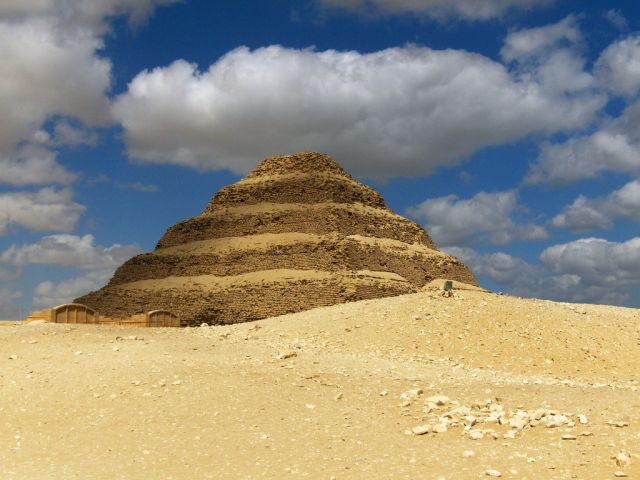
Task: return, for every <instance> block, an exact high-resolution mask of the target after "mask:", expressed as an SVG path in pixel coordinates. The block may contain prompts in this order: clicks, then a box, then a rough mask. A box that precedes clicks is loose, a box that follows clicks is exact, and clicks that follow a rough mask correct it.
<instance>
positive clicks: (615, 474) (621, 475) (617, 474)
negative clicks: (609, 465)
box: [613, 470, 629, 477]
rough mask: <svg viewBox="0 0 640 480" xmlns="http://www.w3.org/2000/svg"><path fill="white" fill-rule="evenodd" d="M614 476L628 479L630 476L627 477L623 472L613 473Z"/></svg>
mask: <svg viewBox="0 0 640 480" xmlns="http://www.w3.org/2000/svg"><path fill="white" fill-rule="evenodd" d="M613 476H614V477H628V476H629V475H627V474H626V473H624V472H623V471H621V470H618V471H617V472H613Z"/></svg>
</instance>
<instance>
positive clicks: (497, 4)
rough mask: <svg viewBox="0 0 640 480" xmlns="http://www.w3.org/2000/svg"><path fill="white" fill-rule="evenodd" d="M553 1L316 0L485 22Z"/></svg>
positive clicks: (372, 11) (355, 8)
mask: <svg viewBox="0 0 640 480" xmlns="http://www.w3.org/2000/svg"><path fill="white" fill-rule="evenodd" d="M553 1H554V0H483V1H482V2H478V1H476V0H319V3H320V4H321V5H322V6H324V7H328V8H337V9H341V10H347V11H349V10H350V11H355V12H359V13H364V14H367V15H398V14H417V15H424V16H428V17H432V18H436V19H440V20H443V19H448V18H463V19H465V20H489V19H492V18H496V17H501V16H502V15H504V14H505V13H507V12H508V11H510V10H529V9H532V8H539V7H542V6H545V5H549V4H551V3H553Z"/></svg>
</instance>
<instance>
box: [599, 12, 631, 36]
mask: <svg viewBox="0 0 640 480" xmlns="http://www.w3.org/2000/svg"><path fill="white" fill-rule="evenodd" d="M604 18H606V19H607V20H609V22H611V25H613V26H614V27H616V28H617V29H618V30H621V31H624V30H628V29H629V22H627V19H626V18H625V16H624V15H623V14H622V12H621V11H620V10H618V9H615V8H612V9H610V10H607V11H606V12H605V13H604Z"/></svg>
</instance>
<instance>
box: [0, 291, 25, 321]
mask: <svg viewBox="0 0 640 480" xmlns="http://www.w3.org/2000/svg"><path fill="white" fill-rule="evenodd" d="M20 297H22V293H20V292H15V291H13V290H9V289H7V288H0V320H18V307H17V306H16V305H15V304H14V302H15V300H17V299H18V298H20Z"/></svg>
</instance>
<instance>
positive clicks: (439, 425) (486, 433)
mask: <svg viewBox="0 0 640 480" xmlns="http://www.w3.org/2000/svg"><path fill="white" fill-rule="evenodd" d="M418 391H420V392H422V389H415V390H409V391H408V392H405V393H403V394H402V395H401V396H402V397H403V398H405V399H407V400H405V402H404V403H402V404H400V406H401V407H404V408H406V407H409V406H410V405H411V402H410V401H409V400H410V399H415V398H416V397H417V394H416V392H418ZM452 405H456V406H454V407H453V408H451V406H452ZM423 413H424V414H426V420H427V425H430V426H431V427H430V428H429V431H428V432H423V433H421V435H424V434H425V433H444V432H446V431H448V430H449V429H451V428H462V431H463V432H464V433H465V434H466V436H467V437H468V438H469V439H470V440H481V439H483V438H485V437H490V438H493V439H498V438H504V439H514V438H516V436H517V435H518V434H519V433H521V432H523V431H524V430H526V429H530V428H534V427H538V426H541V427H546V428H560V427H563V428H566V429H573V428H574V427H576V425H584V423H582V422H581V421H580V420H581V419H582V420H585V421H586V416H585V415H583V414H578V415H574V414H569V413H560V412H558V411H557V410H552V409H547V408H538V409H535V410H523V409H521V408H518V409H516V410H515V411H513V410H507V409H505V407H504V406H503V405H502V404H500V403H498V402H497V401H495V400H491V399H489V400H486V401H484V402H476V403H474V404H472V405H470V406H465V405H459V402H457V401H452V400H451V399H450V398H449V397H447V396H444V395H435V396H429V397H427V398H425V400H424V408H423ZM485 426H486V428H483V427H485ZM414 428H417V427H414ZM498 429H506V431H505V430H502V431H503V433H500V432H499V431H498ZM412 431H413V429H412ZM414 433H415V432H414ZM580 435H582V436H587V435H591V433H590V432H583V433H581V434H580ZM561 439H562V440H576V439H577V435H575V434H573V433H564V434H563V435H562V436H561Z"/></svg>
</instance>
